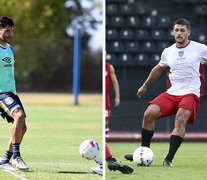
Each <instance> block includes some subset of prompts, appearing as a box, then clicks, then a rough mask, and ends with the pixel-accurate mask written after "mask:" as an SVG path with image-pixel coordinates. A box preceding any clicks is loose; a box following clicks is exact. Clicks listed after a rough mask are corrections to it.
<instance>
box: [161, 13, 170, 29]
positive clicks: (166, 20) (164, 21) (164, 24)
mask: <svg viewBox="0 0 207 180" xmlns="http://www.w3.org/2000/svg"><path fill="white" fill-rule="evenodd" d="M172 24H173V22H171V21H170V17H169V16H158V27H161V28H170V27H172Z"/></svg>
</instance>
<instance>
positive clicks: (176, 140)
mask: <svg viewBox="0 0 207 180" xmlns="http://www.w3.org/2000/svg"><path fill="white" fill-rule="evenodd" d="M190 116H191V112H190V111H189V110H187V109H185V108H180V109H178V112H177V114H176V117H175V126H174V130H173V132H172V135H171V137H170V148H169V152H168V154H167V156H166V158H165V160H164V162H163V166H172V160H173V158H174V155H175V153H176V152H177V150H178V148H179V147H180V145H181V143H182V141H183V138H184V136H185V127H186V124H187V122H188V120H189V118H190Z"/></svg>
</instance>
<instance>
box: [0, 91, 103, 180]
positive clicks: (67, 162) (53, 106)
mask: <svg viewBox="0 0 207 180" xmlns="http://www.w3.org/2000/svg"><path fill="white" fill-rule="evenodd" d="M20 99H21V100H22V103H23V105H24V108H25V111H26V114H27V118H26V121H27V126H28V131H27V133H26V135H25V137H24V139H23V142H22V144H21V154H22V157H23V159H24V160H25V161H26V162H27V164H28V165H29V167H30V170H29V171H28V172H22V171H17V172H16V171H15V173H16V174H18V175H20V176H21V177H24V178H27V179H29V180H37V179H41V180H53V179H54V180H60V179H61V180H62V179H63V180H64V179H70V180H73V179H79V180H80V179H84V180H85V179H86V180H87V179H90V180H93V179H94V180H98V179H102V177H101V176H98V175H96V174H92V173H91V167H96V166H98V165H97V164H96V163H95V162H94V161H90V160H86V159H83V158H81V157H80V154H79V146H80V144H81V142H82V141H84V140H86V139H94V140H96V141H97V142H98V143H99V145H100V147H101V149H102V105H101V104H102V103H101V102H102V100H101V95H81V96H80V98H79V100H80V105H78V106H74V105H73V97H72V96H71V95H67V94H61V95H60V94H20ZM10 129H11V124H8V123H7V122H6V121H5V120H0V139H1V141H0V154H1V156H3V154H4V152H5V150H6V148H7V143H8V140H9V138H10V136H11V135H10ZM101 153H102V151H101V152H100V155H99V157H101V155H102V154H101ZM1 179H9V180H10V179H11V180H12V179H17V178H15V177H14V176H12V175H10V174H8V173H6V172H3V171H0V180H1Z"/></svg>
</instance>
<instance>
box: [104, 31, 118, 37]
mask: <svg viewBox="0 0 207 180" xmlns="http://www.w3.org/2000/svg"><path fill="white" fill-rule="evenodd" d="M117 36H118V33H117V30H116V29H106V39H108V40H111V39H117Z"/></svg>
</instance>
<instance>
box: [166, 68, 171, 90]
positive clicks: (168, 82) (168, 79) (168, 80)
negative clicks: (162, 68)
mask: <svg viewBox="0 0 207 180" xmlns="http://www.w3.org/2000/svg"><path fill="white" fill-rule="evenodd" d="M170 73H171V72H170V68H169V69H168V71H167V89H169V88H170V87H171V85H172V84H171V82H170V78H169V74H170Z"/></svg>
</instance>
